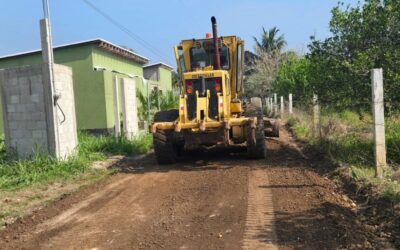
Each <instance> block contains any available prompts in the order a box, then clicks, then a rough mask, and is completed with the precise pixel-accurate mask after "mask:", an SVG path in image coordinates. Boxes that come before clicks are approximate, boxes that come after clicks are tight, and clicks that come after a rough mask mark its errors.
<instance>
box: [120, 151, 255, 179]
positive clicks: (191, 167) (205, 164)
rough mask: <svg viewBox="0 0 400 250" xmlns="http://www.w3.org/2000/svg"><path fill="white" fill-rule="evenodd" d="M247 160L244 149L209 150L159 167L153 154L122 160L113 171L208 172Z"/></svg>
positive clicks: (187, 155)
mask: <svg viewBox="0 0 400 250" xmlns="http://www.w3.org/2000/svg"><path fill="white" fill-rule="evenodd" d="M243 160H249V159H248V158H247V157H246V153H245V148H230V149H210V150H193V151H186V152H185V153H184V155H182V156H180V158H179V160H178V162H177V163H175V164H169V165H159V164H158V163H157V161H156V158H155V156H154V154H149V155H147V156H145V157H144V158H142V159H140V160H135V159H133V158H129V157H127V158H124V159H122V160H121V161H120V162H118V163H117V164H116V165H115V166H113V168H114V169H116V170H117V171H118V172H121V173H132V174H142V173H147V172H168V171H208V170H216V169H222V168H224V169H229V168H232V167H233V166H237V165H238V164H237V161H243Z"/></svg>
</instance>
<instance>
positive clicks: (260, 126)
mask: <svg viewBox="0 0 400 250" xmlns="http://www.w3.org/2000/svg"><path fill="white" fill-rule="evenodd" d="M245 116H246V117H257V124H256V127H255V128H251V127H250V126H248V127H247V155H248V156H249V158H252V159H260V158H265V141H264V121H263V112H262V106H261V100H260V99H259V98H254V97H253V98H251V102H250V103H248V104H247V105H246V110H245Z"/></svg>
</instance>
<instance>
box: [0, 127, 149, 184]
mask: <svg viewBox="0 0 400 250" xmlns="http://www.w3.org/2000/svg"><path fill="white" fill-rule="evenodd" d="M0 146H1V145H0ZM2 146H3V148H2V149H1V150H0V152H2V151H4V143H3V144H2ZM150 147H151V136H150V135H141V136H138V137H137V138H136V139H135V140H133V141H130V140H127V139H126V138H119V139H118V138H115V137H112V136H100V137H96V136H93V135H89V134H87V133H79V147H78V153H77V155H76V156H72V157H70V158H69V159H67V160H65V161H60V160H57V159H55V158H52V157H48V156H45V155H35V156H34V157H33V158H32V159H30V160H18V161H15V160H7V158H6V157H5V154H4V153H3V154H2V155H1V158H0V190H14V189H20V188H23V187H29V186H32V185H35V184H45V183H49V182H53V181H65V180H68V179H74V178H78V177H79V176H81V175H82V174H85V173H92V174H95V172H97V171H101V170H94V169H91V168H90V167H89V166H90V163H92V162H93V161H96V160H102V159H105V158H106V157H107V156H109V155H115V154H119V155H135V154H141V153H145V152H147V151H148V150H149V149H150Z"/></svg>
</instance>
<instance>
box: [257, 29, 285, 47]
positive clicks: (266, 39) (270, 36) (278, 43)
mask: <svg viewBox="0 0 400 250" xmlns="http://www.w3.org/2000/svg"><path fill="white" fill-rule="evenodd" d="M262 29H263V33H262V34H261V41H259V40H258V39H257V38H256V37H253V38H254V41H255V42H256V49H257V50H261V51H263V52H267V53H276V52H278V53H280V52H281V50H282V49H283V47H285V46H286V40H285V36H284V35H280V36H278V33H279V29H278V28H277V27H276V26H274V27H273V28H272V29H270V30H268V31H267V30H265V28H264V27H262Z"/></svg>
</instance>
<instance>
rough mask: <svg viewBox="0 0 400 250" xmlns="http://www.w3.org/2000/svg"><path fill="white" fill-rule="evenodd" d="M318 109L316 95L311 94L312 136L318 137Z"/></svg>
mask: <svg viewBox="0 0 400 250" xmlns="http://www.w3.org/2000/svg"><path fill="white" fill-rule="evenodd" d="M320 132H321V131H320V107H319V102H318V95H317V94H313V135H314V136H315V137H316V136H318V137H319V136H320Z"/></svg>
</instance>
